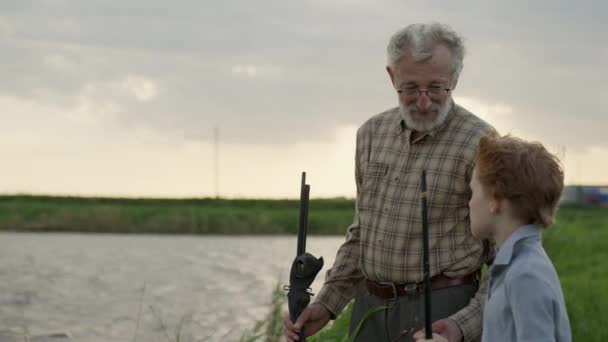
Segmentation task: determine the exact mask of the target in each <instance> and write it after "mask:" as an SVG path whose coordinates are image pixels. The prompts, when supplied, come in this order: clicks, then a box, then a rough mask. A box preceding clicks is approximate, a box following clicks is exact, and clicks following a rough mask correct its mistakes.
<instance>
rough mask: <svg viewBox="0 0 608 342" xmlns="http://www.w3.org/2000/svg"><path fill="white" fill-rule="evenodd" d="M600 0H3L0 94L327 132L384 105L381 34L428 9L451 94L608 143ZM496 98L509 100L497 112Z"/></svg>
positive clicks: (208, 129)
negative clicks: (453, 63) (441, 41)
mask: <svg viewBox="0 0 608 342" xmlns="http://www.w3.org/2000/svg"><path fill="white" fill-rule="evenodd" d="M607 6H608V5H606V3H604V2H600V1H590V2H586V3H585V4H584V5H582V4H578V3H576V4H575V3H571V2H566V1H540V2H534V3H529V2H524V1H513V2H509V3H505V4H502V3H496V2H483V1H464V2H459V3H447V4H446V3H444V2H437V1H430V2H425V3H417V4H405V3H403V2H401V1H396V0H394V1H393V0H391V1H387V2H385V3H383V4H382V5H380V4H377V3H376V2H372V1H357V2H356V3H354V4H353V3H350V2H345V1H341V0H340V1H338V0H335V1H318V0H315V1H298V2H285V1H279V0H270V1H263V2H256V3H251V2H245V1H235V0H227V1H221V2H217V1H215V2H209V1H185V2H180V5H179V6H178V5H172V4H169V3H167V2H162V1H143V0H133V1H129V2H108V1H101V0H98V1H87V2H67V1H8V2H3V3H2V4H1V5H0V10H2V13H3V16H2V17H1V18H0V37H3V39H2V40H1V41H0V49H1V50H2V51H3V54H2V55H1V56H0V62H1V63H2V65H5V66H7V68H6V71H5V74H4V75H3V78H2V79H0V95H4V96H14V97H18V98H23V99H27V100H28V101H34V102H37V103H39V104H40V105H42V106H51V107H53V108H54V107H56V106H59V107H63V108H78V106H83V105H82V103H83V101H84V103H88V104H87V105H86V106H88V107H87V108H89V109H87V110H86V111H87V112H88V111H93V112H94V111H95V110H93V107H95V106H97V104H101V108H106V109H103V110H98V112H104V113H112V114H111V115H110V114H108V115H102V113H98V114H95V115H93V116H92V117H94V118H97V119H96V120H97V122H103V124H104V125H114V126H116V127H123V129H125V130H142V131H146V132H157V134H158V135H159V136H163V137H164V136H174V137H175V138H176V139H188V140H196V141H202V142H208V141H210V139H211V137H212V134H211V133H212V131H213V127H220V129H221V131H222V136H223V138H224V139H225V142H227V143H249V144H293V143H297V142H303V141H329V140H330V139H332V137H333V132H334V131H335V129H336V128H338V127H344V126H357V125H360V124H361V123H362V122H364V121H365V119H367V118H368V117H369V116H371V115H373V114H375V113H378V112H381V111H383V110H385V109H386V108H388V107H392V106H393V105H394V104H395V103H396V97H395V95H394V93H393V91H392V90H391V87H390V84H389V83H388V80H387V76H386V75H385V72H384V70H383V68H384V63H385V56H384V49H385V44H386V41H387V39H388V37H389V36H390V34H392V33H393V32H394V31H395V30H397V29H398V28H400V27H401V26H402V25H405V24H408V23H411V22H418V21H435V20H439V21H442V22H447V23H450V24H451V25H452V26H453V27H454V28H455V29H456V30H457V31H459V32H461V33H462V34H463V35H464V36H465V37H466V38H467V40H466V41H467V44H468V50H469V54H468V55H467V57H466V60H465V69H464V71H463V74H462V76H461V80H460V82H459V86H458V89H457V90H456V92H455V96H457V98H465V99H474V101H477V102H479V103H484V104H485V105H483V106H478V107H480V110H479V111H480V113H479V114H480V115H481V116H484V115H487V116H489V117H490V118H494V117H496V118H498V119H497V120H503V121H504V122H506V123H509V124H512V125H514V126H516V127H517V128H518V129H523V131H525V132H526V134H533V135H539V136H541V137H547V139H552V140H560V141H561V142H563V144H565V145H575V146H579V147H583V146H592V145H593V146H596V145H601V146H606V145H607V144H608V143H607V142H605V141H604V139H603V138H602V134H601V129H600V127H606V126H608V116H606V115H605V114H606V110H605V108H607V105H608V103H607V100H606V97H605V96H604V95H603V94H605V93H606V92H607V91H608V85H607V84H606V83H605V80H606V79H608V71H607V70H606V68H604V67H603V64H604V60H605V57H606V49H607V48H606V46H605V44H604V45H602V43H601V42H603V41H605V39H604V38H603V35H604V33H605V32H606V31H608V27H607V24H606V23H605V20H603V18H601V17H602V13H606V10H607V9H608V8H607ZM547 9H550V10H547ZM471 18H476V19H475V20H470V19H471ZM226 23H230V24H229V25H228V24H226ZM83 93H85V94H87V95H86V97H85V98H86V99H87V100H86V101H85V100H83ZM87 101H88V102H87ZM495 104H500V106H503V107H504V108H507V107H508V108H509V111H508V112H505V113H503V114H500V115H498V116H496V115H495V113H497V112H500V110H499V109H497V108H496V107H493V106H496V105H495ZM485 111H488V114H486V113H485ZM83 113H84V112H83ZM492 113H494V114H492ZM81 115H85V114H81ZM100 117H103V120H98V119H99V118H100ZM87 120H89V119H87ZM91 120H92V119H91ZM489 121H491V120H489ZM547 123H551V124H547ZM100 124H101V123H100ZM5 127H6V126H5ZM5 129H8V128H5Z"/></svg>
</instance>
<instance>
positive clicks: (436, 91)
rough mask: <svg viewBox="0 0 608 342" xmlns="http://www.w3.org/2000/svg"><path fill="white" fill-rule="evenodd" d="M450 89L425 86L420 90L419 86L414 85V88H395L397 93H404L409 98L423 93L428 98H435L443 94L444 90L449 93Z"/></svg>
mask: <svg viewBox="0 0 608 342" xmlns="http://www.w3.org/2000/svg"><path fill="white" fill-rule="evenodd" d="M450 90H452V89H450V88H441V87H430V88H427V89H426V90H421V89H420V88H417V87H416V88H405V89H397V93H399V94H401V95H405V96H407V97H410V98H414V97H416V98H418V97H420V95H422V94H423V93H424V94H425V95H426V96H427V97H428V98H437V97H440V96H441V95H443V93H444V92H445V93H446V94H447V93H449V92H450Z"/></svg>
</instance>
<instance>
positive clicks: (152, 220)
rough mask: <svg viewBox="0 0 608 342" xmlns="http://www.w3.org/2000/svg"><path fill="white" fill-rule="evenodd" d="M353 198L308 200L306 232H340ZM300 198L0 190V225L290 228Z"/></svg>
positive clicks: (219, 230)
mask: <svg viewBox="0 0 608 342" xmlns="http://www.w3.org/2000/svg"><path fill="white" fill-rule="evenodd" d="M353 208H354V202H353V201H352V200H346V199H320V200H311V201H310V208H309V212H310V215H309V221H308V222H309V226H308V231H309V233H310V234H343V233H344V231H345V229H346V227H347V226H348V225H349V224H350V223H351V222H352V215H353V210H354V209H353ZM298 215H299V201H295V200H225V199H208V198H202V199H175V200H171V199H124V198H81V197H50V196H0V231H25V232H27V231H36V232H52V231H60V232H98V233H166V234H295V233H296V230H297V222H298Z"/></svg>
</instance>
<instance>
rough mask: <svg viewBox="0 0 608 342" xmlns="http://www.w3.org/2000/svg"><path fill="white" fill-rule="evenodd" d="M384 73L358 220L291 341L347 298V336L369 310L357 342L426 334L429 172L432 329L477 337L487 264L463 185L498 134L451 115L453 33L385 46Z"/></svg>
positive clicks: (361, 153)
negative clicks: (387, 83) (387, 91)
mask: <svg viewBox="0 0 608 342" xmlns="http://www.w3.org/2000/svg"><path fill="white" fill-rule="evenodd" d="M387 52H388V65H387V67H386V70H387V71H388V74H389V76H390V80H391V83H392V86H393V87H394V90H395V91H396V93H397V95H398V98H399V106H398V107H395V108H392V109H389V110H387V111H384V112H382V113H380V114H378V115H375V116H373V117H372V118H370V119H369V120H368V121H367V122H365V123H364V124H363V125H362V126H361V127H360V128H359V130H358V132H357V147H356V158H355V180H356V185H357V201H356V211H355V219H354V222H353V224H352V225H351V226H350V227H349V228H348V231H347V235H346V241H345V242H344V243H343V244H342V246H341V247H340V248H339V250H338V253H337V256H336V261H335V263H334V265H333V267H332V268H331V269H330V270H329V271H327V275H326V280H325V284H324V285H323V288H322V289H321V291H320V293H319V294H318V296H317V297H316V300H315V302H314V303H313V304H311V305H309V306H308V308H307V309H305V310H304V312H303V313H302V315H301V316H300V318H299V319H298V320H297V322H296V323H295V324H292V322H291V320H290V319H289V318H286V319H285V322H284V324H285V335H286V337H287V340H288V341H295V340H298V334H297V333H298V332H299V331H300V330H301V329H302V327H304V332H305V334H306V335H311V334H314V333H316V332H317V331H318V330H319V329H321V328H322V327H323V326H325V325H326V324H327V322H328V321H329V320H330V319H331V318H335V316H337V315H338V314H339V313H340V312H341V311H342V309H343V308H344V306H345V305H346V304H347V303H348V302H349V301H350V300H351V299H352V298H353V297H354V298H355V304H354V308H353V315H352V319H351V330H350V332H351V334H352V333H353V332H354V330H355V327H357V325H358V324H359V322H360V321H361V320H362V319H363V317H364V316H365V315H366V313H367V312H369V311H370V309H371V308H374V307H379V306H381V307H382V306H383V307H386V309H384V310H382V311H380V312H376V313H374V314H371V315H369V317H368V318H367V319H366V320H365V321H364V322H363V324H362V328H361V329H360V331H359V332H358V334H357V336H356V340H357V341H411V340H412V335H413V332H414V331H416V330H418V329H420V328H421V327H422V326H423V324H424V321H423V319H424V314H423V310H424V305H423V304H424V296H422V295H421V294H422V293H423V292H424V291H423V288H422V284H423V278H424V277H423V271H422V265H423V260H422V242H421V239H422V213H421V208H420V205H421V201H420V193H421V191H420V175H421V173H422V170H426V173H427V183H428V186H427V187H428V190H427V191H428V194H427V196H428V203H429V206H428V220H429V221H428V222H429V235H430V269H431V277H432V278H431V289H432V295H433V301H432V303H433V306H432V315H433V317H432V319H433V320H434V323H433V330H434V331H435V332H437V333H439V334H441V335H443V336H444V337H445V338H447V339H448V340H449V341H462V340H464V341H474V340H477V339H478V338H479V336H480V334H481V321H482V307H483V301H484V296H485V293H486V292H485V291H486V290H487V286H486V284H485V283H482V284H481V285H480V284H479V279H478V275H479V270H480V269H481V267H482V266H483V263H484V262H486V261H487V259H488V255H490V254H491V252H488V251H489V248H488V245H487V244H484V243H483V242H482V241H479V240H477V239H475V238H474V237H473V236H472V235H471V232H470V229H469V209H468V201H469V198H470V196H471V193H470V189H469V186H468V184H469V181H470V179H471V174H472V171H473V167H474V163H475V157H476V154H477V148H478V143H479V139H480V138H481V136H483V135H485V134H487V133H488V132H490V131H493V130H494V129H493V128H492V127H491V126H490V125H489V124H487V123H486V122H484V121H483V120H481V119H479V118H478V117H476V116H475V115H473V114H471V113H470V112H468V111H467V110H466V109H464V108H462V107H460V106H458V105H456V104H455V103H454V101H453V99H452V92H453V91H454V89H455V88H456V85H457V83H458V77H459V75H460V71H461V70H462V66H463V58H464V46H463V43H462V39H461V38H460V37H459V36H458V34H456V33H455V32H454V31H453V30H452V29H451V28H449V27H447V26H445V25H441V24H437V23H433V24H414V25H410V26H408V27H406V28H404V29H402V30H400V31H398V32H397V33H395V34H394V35H393V36H392V37H391V39H390V41H389V44H388V48H387Z"/></svg>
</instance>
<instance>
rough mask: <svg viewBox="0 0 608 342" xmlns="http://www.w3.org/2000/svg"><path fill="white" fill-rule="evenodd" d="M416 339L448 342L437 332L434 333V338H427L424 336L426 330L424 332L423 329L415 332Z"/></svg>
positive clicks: (419, 341)
mask: <svg viewBox="0 0 608 342" xmlns="http://www.w3.org/2000/svg"><path fill="white" fill-rule="evenodd" d="M414 341H416V342H448V340H446V339H445V338H443V337H442V336H441V335H438V334H435V333H433V338H432V339H430V340H426V339H425V338H424V332H422V331H418V332H417V333H416V334H414Z"/></svg>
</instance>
